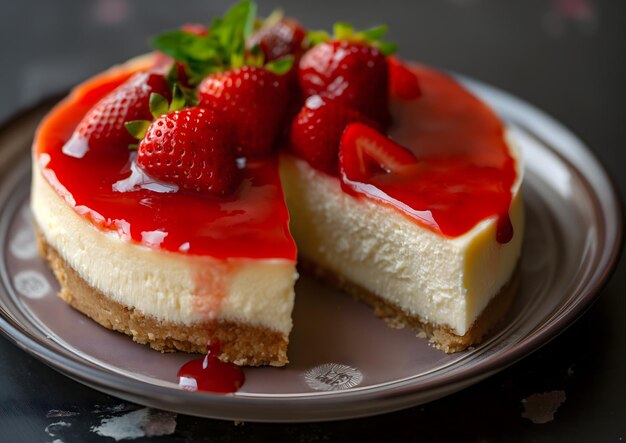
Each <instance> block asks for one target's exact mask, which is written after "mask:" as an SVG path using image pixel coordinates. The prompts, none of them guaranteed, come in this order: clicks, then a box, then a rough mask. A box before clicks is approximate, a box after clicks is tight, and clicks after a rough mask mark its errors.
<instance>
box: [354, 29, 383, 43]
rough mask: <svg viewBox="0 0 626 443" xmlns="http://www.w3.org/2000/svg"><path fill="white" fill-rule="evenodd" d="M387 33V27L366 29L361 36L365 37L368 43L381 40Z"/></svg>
mask: <svg viewBox="0 0 626 443" xmlns="http://www.w3.org/2000/svg"><path fill="white" fill-rule="evenodd" d="M386 33H387V25H380V26H375V27H373V28H370V29H366V30H365V31H363V32H360V33H359V34H360V35H362V36H363V38H364V39H365V41H366V42H371V41H375V40H380V39H381V38H383V36H384V35H385V34H386Z"/></svg>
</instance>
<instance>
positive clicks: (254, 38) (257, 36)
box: [248, 17, 306, 61]
mask: <svg viewBox="0 0 626 443" xmlns="http://www.w3.org/2000/svg"><path fill="white" fill-rule="evenodd" d="M305 37H306V31H305V29H304V28H303V27H302V25H301V24H300V23H299V22H298V21H297V20H295V19H293V18H289V17H285V18H282V19H281V20H279V21H277V22H276V23H273V24H269V25H266V26H263V27H262V28H261V29H259V30H258V31H256V32H255V33H254V34H252V35H251V36H250V39H249V40H248V46H249V47H251V48H253V47H254V46H256V45H258V46H259V48H261V51H263V54H264V56H265V60H266V61H272V60H277V59H279V58H281V57H285V56H287V55H293V56H294V57H295V58H296V59H299V58H300V56H301V55H302V53H303V51H304V48H303V43H304V38H305Z"/></svg>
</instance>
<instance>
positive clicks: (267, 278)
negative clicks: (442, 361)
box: [31, 1, 524, 366]
mask: <svg viewBox="0 0 626 443" xmlns="http://www.w3.org/2000/svg"><path fill="white" fill-rule="evenodd" d="M255 11H256V8H255V6H254V4H253V3H252V2H250V1H242V2H240V3H238V4H237V5H235V6H234V7H233V8H231V10H229V11H228V12H227V13H226V14H225V15H224V17H222V18H221V19H217V20H215V21H213V23H211V25H210V26H209V27H203V26H198V25H187V26H184V27H183V28H181V29H180V30H176V31H171V32H168V33H165V34H162V35H160V36H158V37H157V38H156V39H155V40H154V46H155V49H156V52H154V53H152V54H149V55H146V56H143V57H140V58H137V59H134V60H131V61H129V62H127V63H125V64H123V65H120V66H117V67H114V68H112V69H110V70H108V71H106V72H104V73H102V74H100V75H98V76H96V77H94V78H92V79H90V80H88V81H86V82H85V83H83V84H82V85H79V86H78V87H76V88H75V89H74V90H73V91H72V93H71V94H70V95H69V96H68V97H67V98H66V99H65V100H63V101H62V102H61V103H59V104H58V105H57V106H56V107H55V108H54V109H53V110H52V111H51V112H50V113H49V114H48V116H46V118H45V119H44V120H43V122H42V123H41V125H40V127H39V129H38V132H37V134H36V137H35V140H34V144H33V180H32V194H31V207H32V211H33V214H34V219H35V222H36V223H35V224H36V227H37V231H38V238H39V245H40V250H41V253H42V255H43V257H44V258H45V259H46V260H47V261H48V263H49V264H50V267H51V268H52V270H53V271H54V272H55V274H56V276H57V278H58V280H59V282H60V283H61V291H60V297H61V298H62V299H63V300H65V301H66V302H67V303H68V304H70V305H71V306H72V307H74V308H76V309H77V310H79V311H80V312H82V313H84V314H86V315H87V316H89V317H91V318H92V319H93V320H95V321H96V322H98V323H100V324H101V325H103V326H104V327H107V328H109V329H112V330H115V331H119V332H123V333H125V334H128V335H130V336H132V338H133V340H135V341H137V342H139V343H145V344H149V345H150V346H151V347H153V348H154V349H157V350H160V351H171V350H181V351H187V352H200V353H201V352H204V351H205V350H206V349H207V345H208V344H210V343H216V342H219V344H220V345H219V347H215V346H213V347H212V349H214V350H215V349H219V352H218V353H219V355H218V357H219V359H220V360H222V361H226V362H233V363H235V364H237V365H274V366H282V365H284V364H286V363H287V362H288V359H287V346H288V343H289V334H290V332H291V329H292V320H291V313H292V310H293V306H294V284H295V282H296V280H297V277H298V273H297V271H296V261H297V259H298V260H299V262H300V263H301V265H302V267H301V268H302V269H308V270H311V271H312V272H314V273H316V274H317V275H319V276H320V277H322V278H325V279H327V280H329V281H330V282H332V283H333V284H335V285H337V286H339V287H340V288H342V289H344V290H346V292H348V293H350V294H351V295H353V296H355V297H356V298H358V299H360V300H362V301H364V302H366V303H367V304H369V305H371V306H373V307H374V308H375V313H376V314H377V315H379V316H380V317H383V318H385V319H386V320H388V322H389V323H390V324H392V325H394V326H401V325H407V326H410V327H415V328H417V329H419V330H420V331H423V332H424V333H425V334H426V336H427V337H428V338H429V339H430V341H431V342H432V343H433V345H434V346H436V347H438V348H440V349H442V350H443V351H446V352H454V351H459V350H462V349H465V348H467V347H468V346H470V345H473V344H476V343H478V342H480V340H482V339H483V337H484V336H485V334H486V333H487V332H488V331H489V330H490V329H491V328H492V327H493V326H494V325H495V324H496V323H497V322H498V321H500V320H501V319H502V318H503V316H504V314H505V313H506V310H507V308H508V306H509V304H510V303H511V299H512V295H513V294H514V290H513V289H514V286H515V284H514V282H515V278H514V275H515V269H516V266H517V262H518V258H519V255H520V250H521V243H522V235H523V218H524V217H523V207H522V199H521V185H522V166H521V158H520V156H519V153H518V152H517V150H516V148H515V145H514V143H513V141H512V140H511V139H510V137H508V136H507V131H506V128H505V127H504V125H503V124H502V122H500V121H499V119H498V118H497V117H496V115H495V114H494V113H493V112H492V111H491V110H490V109H489V108H488V107H487V106H486V105H484V104H483V103H482V102H480V101H479V100H478V99H477V98H475V97H474V96H472V95H471V94H470V93H469V92H467V91H466V90H465V89H464V88H463V87H462V86H461V85H459V84H458V83H457V82H456V81H455V80H454V79H452V78H450V77H448V76H447V75H445V74H442V73H439V72H437V71H436V70H433V69H430V68H426V67H423V66H418V65H408V64H405V63H403V62H402V61H401V60H400V59H398V58H395V57H392V56H391V55H390V54H391V53H392V52H393V51H394V49H395V48H394V46H393V45H391V44H389V43H387V42H385V41H383V40H382V37H383V36H384V33H385V30H386V29H385V28H384V27H377V28H372V29H370V30H367V31H363V32H357V31H355V30H354V29H353V28H352V27H351V26H349V25H347V24H345V23H339V24H337V25H335V29H334V34H333V35H329V34H327V33H325V32H319V31H314V32H306V31H305V30H304V28H303V27H302V25H300V24H299V23H298V22H297V21H295V20H293V19H290V18H285V17H282V16H280V15H278V14H272V15H271V16H270V17H269V18H268V19H266V20H264V21H262V20H259V19H258V18H256V15H255Z"/></svg>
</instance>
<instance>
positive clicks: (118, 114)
mask: <svg viewBox="0 0 626 443" xmlns="http://www.w3.org/2000/svg"><path fill="white" fill-rule="evenodd" d="M153 92H154V93H157V94H160V95H162V96H164V97H166V98H169V97H171V92H170V87H169V84H168V83H167V80H165V78H164V77H163V76H162V75H159V74H151V73H146V72H140V73H137V74H134V75H133V76H132V77H130V78H129V79H128V80H127V81H126V82H124V83H123V84H122V85H120V86H118V87H117V88H116V89H114V90H113V91H111V92H110V93H109V94H108V95H106V96H105V97H103V98H102V99H101V100H100V101H99V102H98V103H96V105H95V106H94V107H93V108H91V110H89V112H88V113H87V114H86V115H85V116H84V117H83V119H82V120H81V121H80V123H79V124H78V126H77V127H76V130H75V132H74V136H73V137H72V139H70V141H69V142H68V144H67V145H66V146H65V147H64V149H63V152H65V153H66V154H68V155H72V156H74V157H82V156H84V155H85V154H86V153H87V151H91V152H93V153H100V154H105V155H107V154H108V153H110V152H111V150H118V151H119V150H126V149H128V145H129V144H131V143H134V142H135V139H134V138H133V137H132V136H131V135H130V134H129V133H128V131H127V130H126V128H125V127H124V123H125V122H127V121H129V120H146V119H151V118H152V115H151V113H150V106H149V101H150V95H151V94H152V93H153Z"/></svg>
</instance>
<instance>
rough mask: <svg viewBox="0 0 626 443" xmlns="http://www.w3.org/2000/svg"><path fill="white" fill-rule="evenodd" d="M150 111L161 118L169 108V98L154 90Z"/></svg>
mask: <svg viewBox="0 0 626 443" xmlns="http://www.w3.org/2000/svg"><path fill="white" fill-rule="evenodd" d="M149 104H150V113H151V114H152V117H154V118H159V117H160V116H162V115H163V114H165V113H166V112H167V110H168V108H169V103H168V102H167V99H166V98H165V97H163V96H162V95H161V94H157V93H156V92H153V93H152V94H150V102H149Z"/></svg>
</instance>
